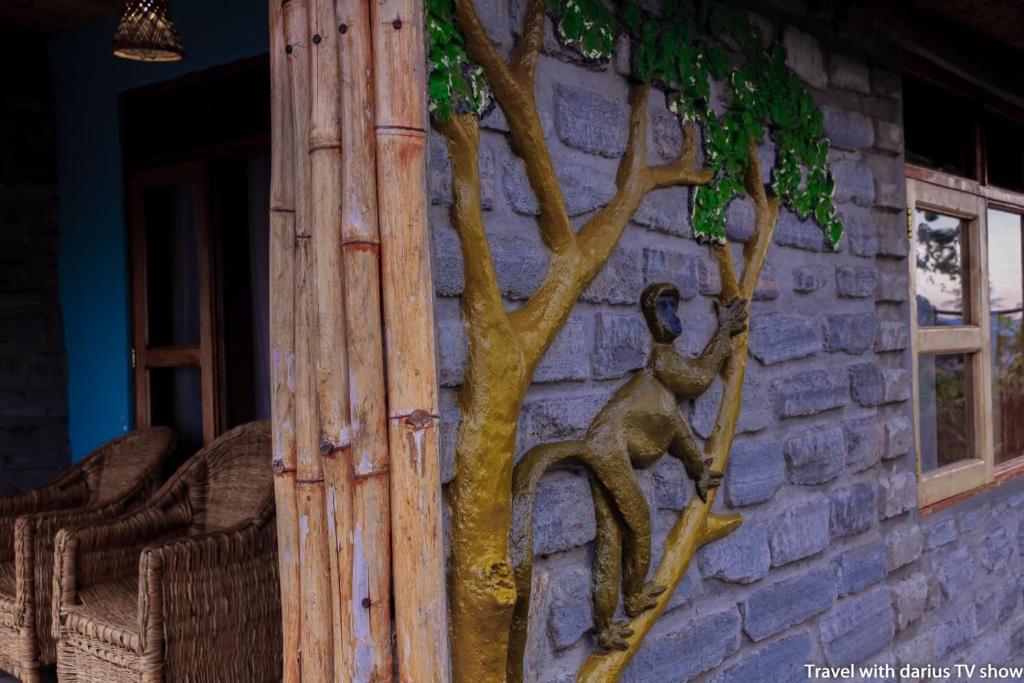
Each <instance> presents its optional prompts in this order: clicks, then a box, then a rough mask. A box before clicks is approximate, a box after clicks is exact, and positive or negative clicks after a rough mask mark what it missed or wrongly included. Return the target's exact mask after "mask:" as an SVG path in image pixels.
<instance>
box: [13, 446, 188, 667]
mask: <svg viewBox="0 0 1024 683" xmlns="http://www.w3.org/2000/svg"><path fill="white" fill-rule="evenodd" d="M174 441H175V439H174V432H173V431H172V430H170V429H168V428H167V427H155V428H152V429H145V430H141V431H137V432H132V433H130V434H126V435H125V436H122V437H121V438H119V439H116V440H114V441H111V442H109V443H107V444H104V445H103V446H101V447H100V448H98V449H97V450H95V451H93V452H92V453H91V454H90V455H89V456H88V457H86V458H85V459H84V460H82V461H81V462H79V463H78V464H76V465H75V466H74V467H72V468H71V469H69V470H68V471H67V472H65V473H64V474H63V475H61V477H60V478H58V479H57V480H56V481H55V482H53V483H52V484H50V485H49V486H45V487H43V488H39V489H35V490H34V491H28V492H26V493H22V494H20V495H15V496H8V497H5V498H0V669H3V670H4V671H7V672H9V673H11V674H13V675H15V676H17V677H19V678H21V679H22V681H26V682H29V683H35V682H36V681H37V680H38V678H39V667H40V665H41V664H53V663H54V662H56V661H57V652H56V645H55V643H54V640H53V629H52V623H53V618H52V616H51V614H50V608H51V606H52V602H53V600H52V591H53V544H54V538H55V537H56V535H57V532H58V531H59V530H60V529H61V528H63V527H65V526H75V525H79V524H90V523H97V522H102V521H104V520H107V519H112V518H114V517H116V516H118V515H120V514H122V513H124V512H125V511H126V510H128V509H129V508H130V507H131V506H133V505H137V504H139V503H142V502H143V501H144V500H146V499H147V498H149V496H150V495H152V493H153V492H154V491H155V490H156V488H157V487H158V486H159V485H160V483H161V481H162V479H161V473H162V470H163V464H164V461H165V460H166V459H167V457H168V455H169V454H170V453H171V451H172V450H173V448H174Z"/></svg>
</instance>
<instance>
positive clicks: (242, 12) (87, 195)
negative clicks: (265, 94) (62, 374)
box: [51, 0, 268, 460]
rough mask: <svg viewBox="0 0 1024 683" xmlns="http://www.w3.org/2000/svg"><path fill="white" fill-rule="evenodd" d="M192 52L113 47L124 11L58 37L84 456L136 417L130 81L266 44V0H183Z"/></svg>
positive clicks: (72, 435) (74, 396)
mask: <svg viewBox="0 0 1024 683" xmlns="http://www.w3.org/2000/svg"><path fill="white" fill-rule="evenodd" d="M173 9H174V20H175V23H176V24H177V26H178V33H179V35H180V36H181V39H182V42H183V43H184V45H185V50H186V51H187V56H186V58H185V60H184V61H182V62H177V63H173V64H140V63H136V62H129V61H125V60H122V59H118V58H116V57H114V56H113V55H112V54H111V39H112V37H113V35H114V29H115V27H116V22H115V21H114V20H113V19H110V20H104V21H96V22H93V23H91V24H89V25H88V26H86V27H84V28H81V29H79V30H75V31H71V32H68V33H64V34H60V35H58V36H56V37H54V38H53V40H52V44H51V56H52V64H53V74H54V93H55V99H56V119H57V145H58V173H59V191H60V301H61V308H62V311H63V315H64V337H65V339H64V342H65V347H66V349H67V357H68V413H69V417H68V423H69V424H68V436H69V439H70V441H71V455H72V458H73V459H75V460H77V459H80V458H81V457H82V456H83V455H85V454H86V453H88V452H89V451H90V450H92V449H93V448H95V447H96V446H97V445H99V444H101V443H103V442H104V441H107V440H109V439H111V438H113V437H115V436H117V435H119V434H121V433H123V432H125V431H128V430H129V429H131V427H132V422H133V419H134V417H133V416H134V410H133V403H132V382H131V368H130V358H129V354H130V348H131V341H130V340H131V330H130V326H129V322H130V319H129V299H128V296H129V289H128V284H129V282H128V277H129V269H128V262H127V238H126V234H127V231H126V223H125V194H124V176H123V172H122V170H123V169H122V162H121V156H122V155H121V129H120V120H119V108H120V105H119V102H120V95H121V93H122V92H123V91H125V90H129V89H131V88H135V87H139V86H142V85H147V84H151V83H156V82H159V81H164V80H168V79H172V78H177V77H179V76H181V75H183V74H187V73H189V72H192V71H198V70H202V69H207V68H209V67H212V66H216V65H218V64H226V63H229V62H233V61H235V60H238V59H242V58H245V57H250V56H253V55H257V54H260V53H262V52H266V50H267V42H268V38H267V31H268V28H267V9H266V3H258V2H252V0H218V1H217V2H209V0H177V2H175V3H174V5H173Z"/></svg>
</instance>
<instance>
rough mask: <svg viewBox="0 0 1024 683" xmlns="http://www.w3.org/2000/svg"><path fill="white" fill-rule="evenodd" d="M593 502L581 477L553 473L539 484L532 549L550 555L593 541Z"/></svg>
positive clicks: (585, 482)
mask: <svg viewBox="0 0 1024 683" xmlns="http://www.w3.org/2000/svg"><path fill="white" fill-rule="evenodd" d="M595 530H596V526H595V522H594V502H593V500H592V499H591V497H590V485H589V484H588V483H587V480H586V478H585V477H582V476H579V475H576V474H572V473H570V472H553V473H551V474H548V475H546V476H545V477H544V479H542V480H541V483H540V486H539V487H538V492H537V502H536V503H535V504H534V506H533V539H534V544H533V549H534V552H535V553H536V554H538V555H550V554H551V553H556V552H559V551H562V550H568V549H569V548H573V547H575V546H579V545H583V544H584V543H587V542H589V541H591V540H592V539H593V538H594V533H595Z"/></svg>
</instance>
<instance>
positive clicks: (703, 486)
mask: <svg viewBox="0 0 1024 683" xmlns="http://www.w3.org/2000/svg"><path fill="white" fill-rule="evenodd" d="M724 476H725V475H724V474H722V473H721V472H716V471H715V470H713V469H711V468H709V467H705V468H704V470H703V471H702V472H701V473H700V479H698V480H697V495H698V496H700V499H701V500H702V501H704V502H705V503H706V502H707V501H708V491H710V490H711V489H716V488H718V485H719V484H721V483H722V477H724Z"/></svg>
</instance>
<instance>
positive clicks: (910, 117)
mask: <svg viewBox="0 0 1024 683" xmlns="http://www.w3.org/2000/svg"><path fill="white" fill-rule="evenodd" d="M976 110H977V107H976V105H975V104H974V103H973V102H971V101H970V100H968V99H967V98H965V97H960V96H957V95H954V94H953V93H951V92H949V91H947V90H944V89H942V88H938V87H935V86H933V85H931V84H929V83H924V82H922V81H919V80H917V79H914V78H904V79H903V128H904V136H905V138H906V148H907V149H906V151H907V161H909V162H911V163H914V164H920V165H922V166H928V167H929V168H935V169H938V170H940V171H945V172H947V173H952V174H953V175H958V176H964V177H966V178H976V177H977V174H976V173H975V169H974V166H975V162H974V144H975V125H976V124H975V121H976Z"/></svg>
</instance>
